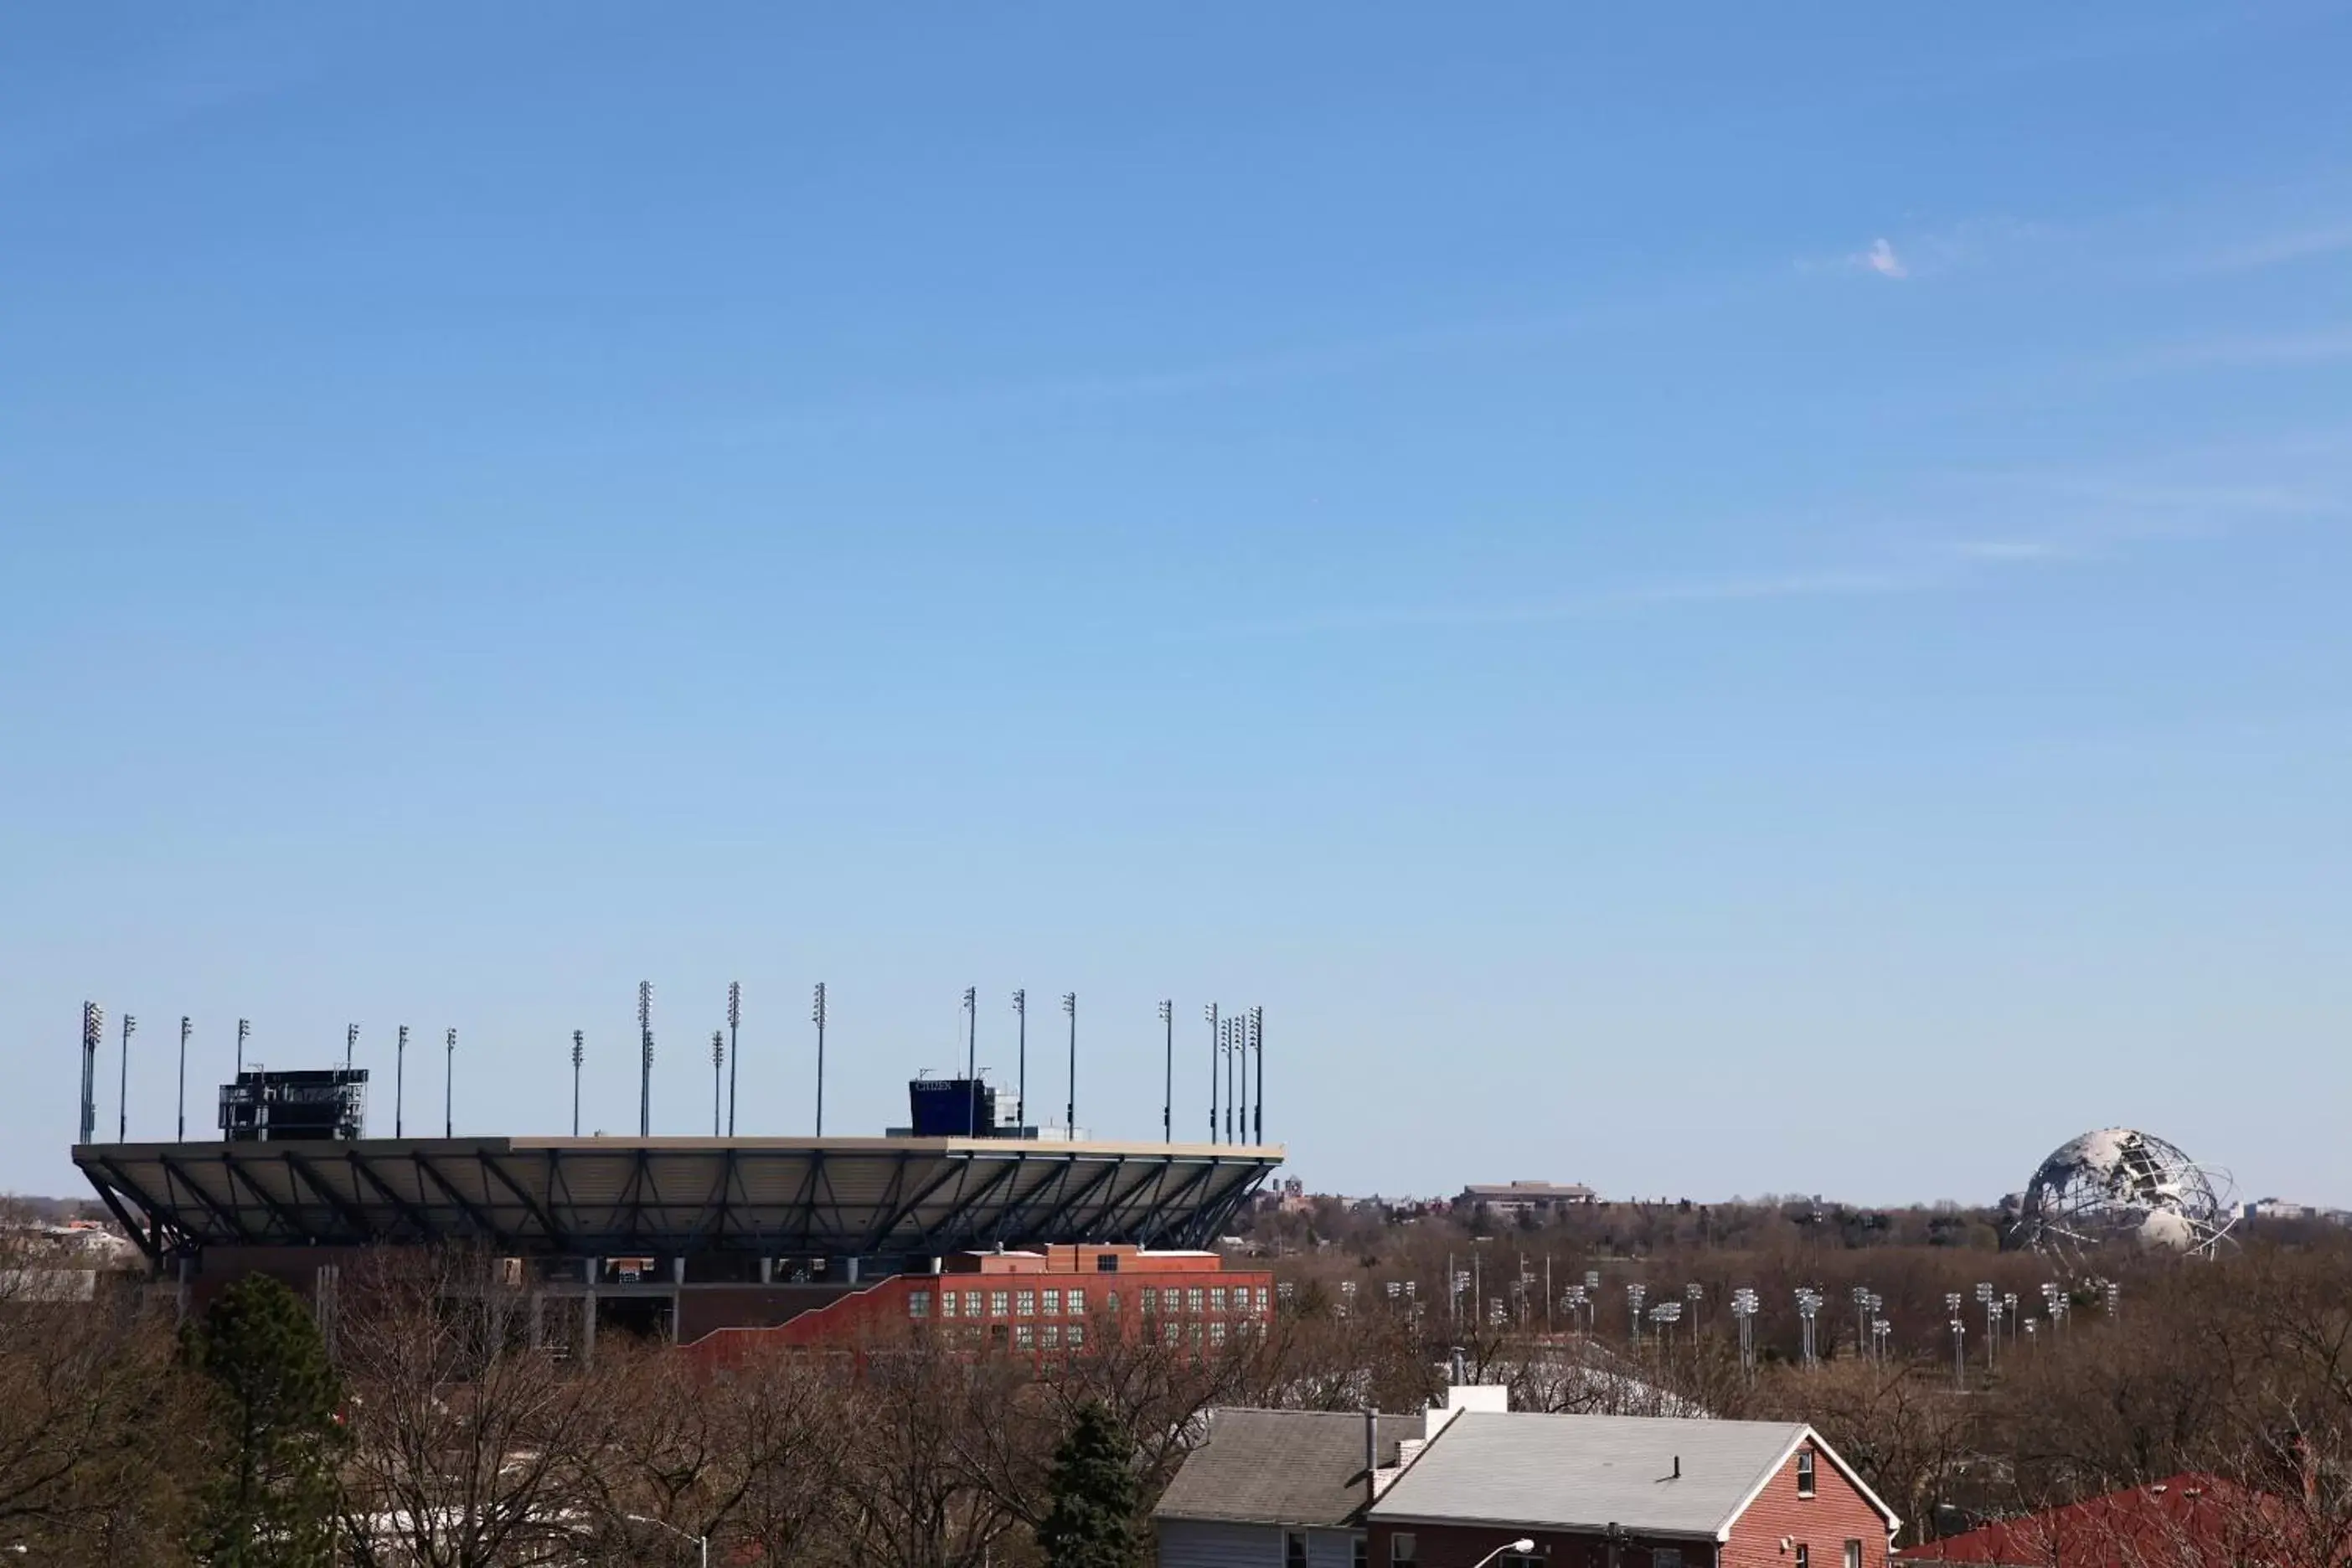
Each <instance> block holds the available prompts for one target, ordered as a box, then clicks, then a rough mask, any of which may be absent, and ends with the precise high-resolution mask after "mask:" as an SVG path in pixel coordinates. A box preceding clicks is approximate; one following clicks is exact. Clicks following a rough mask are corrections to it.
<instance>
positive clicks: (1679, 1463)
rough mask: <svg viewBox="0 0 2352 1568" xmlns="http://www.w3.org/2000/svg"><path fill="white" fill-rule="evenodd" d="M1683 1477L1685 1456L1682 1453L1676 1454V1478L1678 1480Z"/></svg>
mask: <svg viewBox="0 0 2352 1568" xmlns="http://www.w3.org/2000/svg"><path fill="white" fill-rule="evenodd" d="M1675 1479H1676V1480H1681V1479H1683V1457H1682V1456H1681V1455H1680V1454H1676V1455H1675Z"/></svg>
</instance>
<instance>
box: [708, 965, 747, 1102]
mask: <svg viewBox="0 0 2352 1568" xmlns="http://www.w3.org/2000/svg"><path fill="white" fill-rule="evenodd" d="M742 1026H743V983H742V982H741V981H740V980H730V981H729V982H728V983H727V1059H728V1060H729V1062H730V1063H731V1064H733V1065H731V1066H730V1067H729V1068H728V1069H727V1136H729V1137H730V1138H732V1137H734V1136H735V1086H736V1082H737V1080H738V1075H740V1073H741V1071H742V1069H743V1051H742V1042H741V1040H740V1038H739V1037H738V1031H740V1029H741V1028H742ZM713 1131H716V1129H713Z"/></svg>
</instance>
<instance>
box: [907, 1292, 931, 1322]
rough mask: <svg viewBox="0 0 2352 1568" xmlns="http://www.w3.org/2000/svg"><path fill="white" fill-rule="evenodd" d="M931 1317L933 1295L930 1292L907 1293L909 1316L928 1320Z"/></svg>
mask: <svg viewBox="0 0 2352 1568" xmlns="http://www.w3.org/2000/svg"><path fill="white" fill-rule="evenodd" d="M930 1315H931V1293H930V1292H929V1290H909V1291H908V1292H907V1316H908V1317H910V1318H928V1317H929V1316H930Z"/></svg>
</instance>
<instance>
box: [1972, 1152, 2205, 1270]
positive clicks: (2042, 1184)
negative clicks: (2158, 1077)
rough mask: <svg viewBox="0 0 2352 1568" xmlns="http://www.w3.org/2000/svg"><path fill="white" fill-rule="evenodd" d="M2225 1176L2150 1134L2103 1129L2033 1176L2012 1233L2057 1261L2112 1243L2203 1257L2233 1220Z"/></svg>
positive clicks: (2044, 1163) (2064, 1261)
mask: <svg viewBox="0 0 2352 1568" xmlns="http://www.w3.org/2000/svg"><path fill="white" fill-rule="evenodd" d="M2230 1197H2231V1183H2230V1174H2229V1173H2228V1172H2227V1171H2223V1170H2220V1169H2218V1168H2216V1167H2213V1166H2210V1165H2200V1164H2199V1163H2197V1162H2196V1161H2194V1160H2192V1159H2190V1158H2189V1156H2188V1155H2187V1154H2185V1153H2183V1152H2180V1150H2179V1148H2178V1147H2176V1146H2175V1145H2173V1144H2170V1143H2168V1142H2165V1141H2164V1140H2163V1139H2161V1138H2158V1137H2157V1136H2156V1135H2155V1134H2154V1133H2152V1132H2141V1131H2136V1130H2134V1129H2132V1128H2129V1127H2104V1128H2101V1129H2099V1130H2098V1131H2095V1132H2085V1133H2084V1134H2083V1135H2082V1136H2081V1137H2079V1138H2076V1139H2074V1140H2072V1141H2071V1142H2067V1143H2065V1144H2063V1145H2062V1146H2061V1147H2060V1148H2058V1149H2057V1150H2055V1151H2054V1152H2052V1154H2051V1156H2050V1157H2049V1158H2048V1159H2046V1160H2044V1161H2042V1167H2041V1169H2039V1170H2037V1171H2035V1172H2034V1173H2033V1180H2032V1183H2031V1184H2028V1186H2027V1187H2026V1189H2025V1200H2024V1203H2023V1205H2022V1206H2021V1208H2020V1210H2019V1213H2018V1228H2017V1236H2018V1237H2019V1239H2020V1240H2021V1242H2022V1243H2023V1244H2024V1245H2025V1246H2028V1247H2032V1248H2033V1249H2034V1250H2035V1251H2037V1252H2041V1253H2043V1254H2046V1255H2049V1256H2050V1257H2052V1258H2054V1259H2055V1260H2056V1261H2058V1262H2060V1263H2062V1264H2074V1263H2079V1262H2080V1261H2082V1260H2083V1258H2084V1256H2085V1255H2086V1254H2088V1253H2091V1252H2095V1251H2097V1250H2100V1249H2102V1248H2105V1247H2116V1246H2126V1247H2132V1246H2136V1247H2147V1248H2154V1249H2158V1250H2162V1251H2167V1252H2179V1253H2186V1254H2191V1255H2194V1256H2197V1257H2203V1258H2210V1257H2211V1256H2212V1255H2213V1254H2214V1253H2215V1252H2216V1251H2218V1250H2220V1248H2221V1244H2222V1242H2223V1241H2224V1240H2226V1239H2227V1238H2228V1237H2229V1233H2230V1226H2231V1224H2232V1223H2233V1222H2232V1219H2231V1213H2230Z"/></svg>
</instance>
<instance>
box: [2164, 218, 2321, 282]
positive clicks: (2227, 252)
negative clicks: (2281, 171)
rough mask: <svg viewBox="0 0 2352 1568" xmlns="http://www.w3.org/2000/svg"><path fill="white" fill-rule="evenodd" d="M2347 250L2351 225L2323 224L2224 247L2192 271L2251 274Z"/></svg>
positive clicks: (2206, 257) (2199, 260)
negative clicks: (2262, 269) (2261, 269)
mask: <svg viewBox="0 0 2352 1568" xmlns="http://www.w3.org/2000/svg"><path fill="white" fill-rule="evenodd" d="M2347 250H2352V223H2335V224H2324V225H2320V226H2315V227H2307V228H2301V229H2292V230H2288V231H2286V232H2284V233H2280V234H2272V235H2264V236H2263V237H2259V238H2255V239H2251V240H2244V241H2241V242H2239V243H2237V244H2234V245H2230V246H2225V247H2222V248H2221V249H2220V250H2215V251H2211V252H2209V253H2208V254H2206V255H2204V256H2202V257H2200V258H2198V261H2197V262H2196V264H2195V265H2194V267H2193V268H2191V270H2193V271H2199V272H2252V271H2256V270H2259V269H2260V268H2265V267H2284V266H2287V265H2290V264H2292V263H2294V262H2297V261H2309V260H2312V259H2313V258H2317V257H2323V256H2335V255H2338V254H2340V253H2342V252H2344V251H2347Z"/></svg>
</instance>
